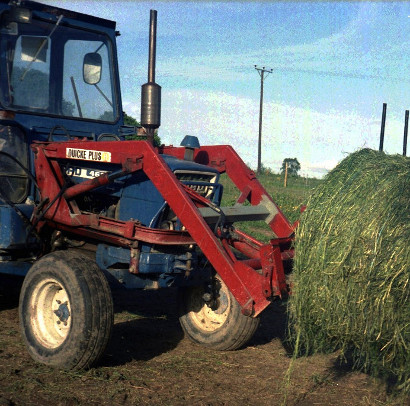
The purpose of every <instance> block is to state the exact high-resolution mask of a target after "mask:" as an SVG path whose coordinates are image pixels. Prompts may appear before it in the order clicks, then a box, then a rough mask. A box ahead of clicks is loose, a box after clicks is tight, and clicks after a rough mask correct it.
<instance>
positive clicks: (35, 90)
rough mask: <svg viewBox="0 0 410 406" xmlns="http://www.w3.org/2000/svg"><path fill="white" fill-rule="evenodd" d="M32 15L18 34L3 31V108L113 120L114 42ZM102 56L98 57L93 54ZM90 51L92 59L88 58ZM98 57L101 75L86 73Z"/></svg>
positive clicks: (61, 21) (0, 94) (0, 98)
mask: <svg viewBox="0 0 410 406" xmlns="http://www.w3.org/2000/svg"><path fill="white" fill-rule="evenodd" d="M64 24H65V21H64V18H63V17H60V18H59V19H58V20H57V23H54V24H51V23H49V22H45V21H40V20H35V19H33V23H32V24H19V25H18V29H17V30H16V31H17V32H13V33H10V32H8V31H7V30H3V29H2V30H1V37H0V41H1V43H0V47H1V61H0V73H1V92H0V102H1V104H2V106H3V107H4V108H5V109H12V110H19V111H29V112H37V113H43V114H52V115H59V116H65V117H79V118H84V119H92V120H103V121H111V122H112V121H114V120H115V118H116V116H117V111H116V101H115V91H114V81H113V74H112V72H113V67H112V60H113V58H112V46H111V42H110V40H109V38H108V37H107V36H105V35H103V34H99V33H95V32H90V31H84V30H79V29H74V28H72V27H68V26H66V25H64ZM96 54H98V58H96V57H95V55H96ZM90 55H91V56H93V55H94V58H90ZM91 59H94V60H96V61H98V66H95V67H93V68H94V70H95V72H96V73H95V76H94V77H96V78H97V79H96V80H94V81H93V82H90V81H87V82H86V79H85V77H84V72H83V69H84V63H85V61H86V60H87V61H89V60H91Z"/></svg>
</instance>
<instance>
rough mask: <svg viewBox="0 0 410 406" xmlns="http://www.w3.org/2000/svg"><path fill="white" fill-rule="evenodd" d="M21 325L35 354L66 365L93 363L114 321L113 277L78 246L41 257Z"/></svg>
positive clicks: (30, 278) (31, 275) (25, 290)
mask: <svg viewBox="0 0 410 406" xmlns="http://www.w3.org/2000/svg"><path fill="white" fill-rule="evenodd" d="M19 313H20V327H21V331H22V333H23V337H24V339H25V342H26V344H27V348H28V351H29V353H30V355H31V356H32V358H33V359H34V360H36V361H38V362H41V363H43V364H46V365H51V366H55V367H58V368H62V369H83V368H88V367H89V366H90V365H91V364H93V363H94V362H95V361H97V360H98V358H99V357H100V356H101V355H102V353H103V351H104V350H105V347H106V345H107V343H108V340H109V338H110V335H111V330H112V326H113V303H112V296H111V291H110V288H109V285H108V282H107V280H106V278H105V276H104V274H103V273H102V272H101V270H100V269H99V268H98V267H97V265H96V264H95V262H94V261H93V260H91V259H89V258H88V257H86V256H84V255H83V254H79V253H77V252H75V251H74V250H73V251H58V252H54V253H51V254H49V255H46V256H44V257H43V258H41V259H40V260H39V261H37V262H36V263H35V264H34V265H33V266H32V267H31V269H30V271H29V272H28V274H27V276H26V277H25V279H24V282H23V286H22V290H21V294H20V308H19Z"/></svg>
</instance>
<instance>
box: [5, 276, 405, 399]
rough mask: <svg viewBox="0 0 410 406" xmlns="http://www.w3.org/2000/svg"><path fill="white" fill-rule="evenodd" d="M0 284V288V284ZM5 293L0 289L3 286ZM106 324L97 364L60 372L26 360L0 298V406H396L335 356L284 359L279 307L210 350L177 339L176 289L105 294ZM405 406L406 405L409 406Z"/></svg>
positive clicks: (13, 304)
mask: <svg viewBox="0 0 410 406" xmlns="http://www.w3.org/2000/svg"><path fill="white" fill-rule="evenodd" d="M0 285H1V284H0ZM3 286H4V285H3ZM114 299H115V311H116V313H115V326H114V332H113V336H112V339H111V342H110V344H109V346H108V348H107V351H106V353H105V355H104V356H103V358H102V359H101V361H100V362H99V364H98V365H97V366H96V367H95V368H92V369H90V370H88V371H84V372H65V371H60V370H55V369H51V368H49V367H46V366H43V365H39V364H37V363H35V362H34V361H33V360H32V359H31V358H30V356H29V355H28V353H27V351H26V349H25V347H24V344H23V342H22V339H21V336H20V332H19V326H18V311H17V303H18V299H17V295H16V292H13V290H11V289H7V292H6V293H5V292H3V293H1V291H0V406H12V405H18V406H30V405H53V406H58V405H61V406H63V405H64V406H72V405H87V406H92V405H209V406H216V405H256V406H257V405H300V406H302V405H352V406H353V405H354V406H356V405H401V404H403V405H404V404H407V401H409V399H408V398H407V399H403V398H401V399H398V398H392V397H391V396H389V395H388V390H387V388H386V386H385V385H384V384H382V383H381V382H380V381H378V380H375V379H373V378H371V377H369V376H368V375H366V374H363V373H359V372H351V371H350V370H349V369H347V368H342V367H340V366H338V364H337V362H336V360H337V356H336V354H332V355H316V356H311V357H307V358H300V359H297V360H296V361H295V362H294V364H293V372H292V374H291V380H290V382H288V383H287V381H286V371H287V370H288V367H289V365H290V362H291V358H290V356H289V354H287V352H286V349H285V347H284V345H283V342H282V339H283V334H284V328H285V327H284V326H285V314H284V311H283V306H281V305H279V304H278V305H272V306H271V307H270V308H269V309H267V310H266V311H265V312H264V313H263V314H262V316H261V324H260V327H259V329H258V331H257V332H256V334H255V336H254V337H253V339H252V340H251V342H250V343H249V344H248V345H247V346H246V347H245V348H243V349H241V350H238V351H234V352H215V351H212V350H208V349H206V348H202V347H200V346H198V345H195V344H193V343H191V342H190V341H189V340H188V339H187V338H184V336H183V332H182V330H181V327H180V326H179V322H178V317H177V309H176V292H175V291H173V290H171V289H168V290H162V291H151V292H129V293H127V294H126V295H124V294H122V295H118V294H115V295H114ZM409 404H410V402H409Z"/></svg>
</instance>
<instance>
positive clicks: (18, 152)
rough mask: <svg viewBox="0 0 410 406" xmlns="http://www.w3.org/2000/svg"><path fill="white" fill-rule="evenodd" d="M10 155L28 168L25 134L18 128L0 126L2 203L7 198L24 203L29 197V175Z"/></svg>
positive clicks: (0, 192) (0, 193)
mask: <svg viewBox="0 0 410 406" xmlns="http://www.w3.org/2000/svg"><path fill="white" fill-rule="evenodd" d="M2 152H3V153H2ZM9 155H11V156H12V157H14V158H15V160H17V161H18V162H20V163H21V164H22V165H23V166H24V167H25V168H27V167H28V158H27V143H26V142H25V140H24V133H23V132H22V131H21V130H20V129H19V128H18V127H14V126H7V125H1V124H0V201H1V200H4V199H5V198H6V199H8V200H10V201H12V202H13V203H22V202H23V201H24V200H25V199H26V197H27V189H28V178H27V174H26V173H25V172H24V170H23V169H22V168H21V167H20V166H19V165H18V164H17V163H16V162H15V160H13V159H12V158H10V157H9Z"/></svg>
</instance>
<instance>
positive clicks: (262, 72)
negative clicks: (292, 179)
mask: <svg viewBox="0 0 410 406" xmlns="http://www.w3.org/2000/svg"><path fill="white" fill-rule="evenodd" d="M255 69H256V70H257V71H258V73H259V76H260V77H261V99H260V106H259V138H258V170H257V172H258V174H260V173H261V167H262V163H261V161H262V158H261V157H262V109H263V81H264V80H265V78H266V77H267V76H268V74H269V73H272V69H270V70H269V69H265V67H263V68H258V67H257V65H255Z"/></svg>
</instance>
